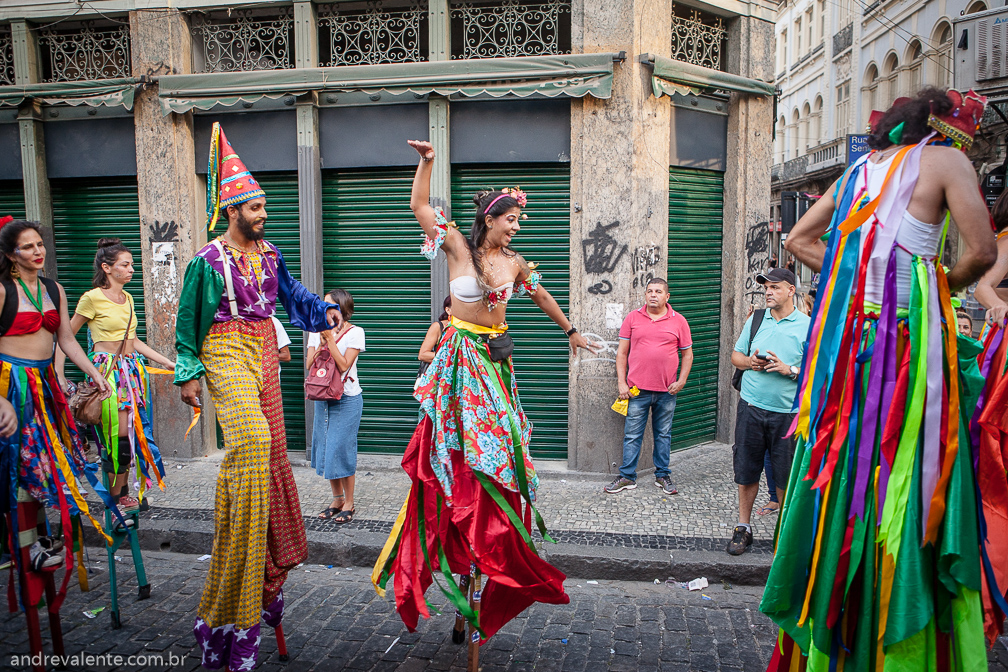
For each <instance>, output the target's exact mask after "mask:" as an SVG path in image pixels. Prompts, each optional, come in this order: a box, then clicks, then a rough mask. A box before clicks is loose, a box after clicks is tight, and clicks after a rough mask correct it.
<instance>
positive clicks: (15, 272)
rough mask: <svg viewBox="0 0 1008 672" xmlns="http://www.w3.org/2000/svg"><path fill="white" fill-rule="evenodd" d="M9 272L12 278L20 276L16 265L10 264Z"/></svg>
mask: <svg viewBox="0 0 1008 672" xmlns="http://www.w3.org/2000/svg"><path fill="white" fill-rule="evenodd" d="M10 274H11V277H12V278H14V279H15V280H17V279H18V278H20V277H21V270H20V269H19V268H18V267H17V266H11V271H10Z"/></svg>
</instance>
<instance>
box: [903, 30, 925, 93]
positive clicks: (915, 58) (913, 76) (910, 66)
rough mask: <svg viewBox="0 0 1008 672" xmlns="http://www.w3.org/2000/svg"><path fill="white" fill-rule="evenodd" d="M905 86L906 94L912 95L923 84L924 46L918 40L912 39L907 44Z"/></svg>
mask: <svg viewBox="0 0 1008 672" xmlns="http://www.w3.org/2000/svg"><path fill="white" fill-rule="evenodd" d="M906 60H907V88H906V93H907V95H908V96H913V95H914V94H916V93H917V92H918V91H920V88H921V86H922V85H923V83H924V82H923V81H922V77H923V74H924V46H923V45H922V44H921V43H920V40H914V41H913V42H911V43H910V44H909V45H908V46H907V55H906Z"/></svg>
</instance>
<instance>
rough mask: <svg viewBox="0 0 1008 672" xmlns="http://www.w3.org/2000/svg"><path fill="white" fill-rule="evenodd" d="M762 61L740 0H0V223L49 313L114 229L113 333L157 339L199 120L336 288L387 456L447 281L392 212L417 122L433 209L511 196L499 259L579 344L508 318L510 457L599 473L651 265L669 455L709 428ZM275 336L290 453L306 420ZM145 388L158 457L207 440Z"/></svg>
mask: <svg viewBox="0 0 1008 672" xmlns="http://www.w3.org/2000/svg"><path fill="white" fill-rule="evenodd" d="M772 58H773V10H772V6H771V5H770V4H769V3H768V2H766V1H765V0H757V1H753V2H745V1H743V0H719V1H718V2H716V3H709V4H708V3H703V2H700V3H692V4H691V5H680V4H679V3H678V2H677V3H675V4H673V3H672V2H671V1H670V0H665V1H662V2H658V3H652V2H644V1H643V0H615V1H613V0H607V1H605V2H603V1H602V0H542V1H540V2H520V1H519V0H492V1H489V0H488V1H484V0H473V1H472V2H464V3H454V2H451V3H450V2H449V1H448V0H428V1H427V2H423V1H421V2H415V1H403V2H400V1H398V0H382V1H381V2H371V3H364V2H360V3H357V2H338V3H315V2H309V1H307V0H298V1H296V2H291V1H290V0H287V1H286V2H283V1H276V2H272V1H266V2H262V1H260V2H256V3H254V4H249V3H239V2H226V1H220V0H218V2H213V3H211V2H204V1H197V0H182V1H181V2H179V1H173V2H168V1H167V0H165V1H164V2H158V1H157V0H153V1H152V0H145V1H144V2H139V1H136V2H134V1H132V0H112V1H108V2H102V3H101V7H100V13H99V11H98V9H97V8H96V6H95V5H94V4H92V3H86V4H84V5H79V4H78V3H76V2H72V1H65V0H49V1H47V2H28V1H24V2H13V1H11V0H2V1H0V80H2V81H0V156H2V157H4V158H3V159H2V161H0V212H3V213H8V212H9V213H11V214H14V215H16V216H27V217H28V218H30V219H35V220H39V221H41V222H43V224H44V225H45V227H46V231H47V236H50V240H51V248H50V249H51V250H54V254H51V255H50V256H51V257H52V258H53V261H54V262H55V263H54V264H53V268H52V269H51V271H50V273H51V274H53V275H55V276H56V277H57V278H58V280H59V281H60V282H61V283H63V284H64V285H65V286H66V288H67V293H68V296H69V297H70V302H71V307H70V310H71V312H73V305H74V303H75V302H76V300H77V298H78V297H79V296H80V294H81V293H83V291H85V290H87V289H89V288H90V281H89V278H90V269H91V264H92V260H93V254H94V245H95V242H96V240H97V239H98V238H99V237H104V236H108V235H114V236H117V237H120V238H122V239H123V240H124V241H125V242H126V243H127V245H129V246H130V247H131V249H133V250H134V258H135V260H136V261H137V265H138V267H139V268H142V270H143V273H142V277H141V273H137V275H136V276H135V279H134V281H133V286H132V287H129V288H128V289H130V290H131V291H132V293H133V294H134V297H135V299H136V304H137V311H138V317H139V318H140V323H141V325H143V326H144V327H145V328H144V329H142V330H141V332H140V333H141V334H145V335H146V338H147V340H148V342H149V343H150V344H151V345H152V346H153V347H155V348H157V349H159V350H161V351H163V352H171V351H172V350H173V346H174V326H175V323H174V321H175V313H176V310H177V302H178V295H179V289H180V283H181V277H182V271H183V270H184V267H185V265H186V263H187V262H188V261H189V259H191V258H192V256H193V254H194V253H195V252H196V251H198V250H199V248H200V247H201V246H202V245H203V244H205V242H206V240H207V233H206V228H205V216H204V214H203V205H202V204H203V203H204V201H205V189H206V187H205V175H206V163H207V147H208V144H209V133H210V127H211V125H212V123H213V122H214V121H220V122H221V124H222V126H223V128H224V129H225V132H226V133H227V136H228V139H229V140H230V141H231V143H232V144H233V146H234V147H235V149H236V151H238V152H239V154H240V155H241V156H242V159H243V160H244V162H245V163H246V165H247V166H248V167H249V169H250V170H251V171H252V173H253V174H254V175H255V176H256V177H257V179H258V180H259V181H260V183H261V184H262V187H263V189H264V190H265V192H266V194H267V211H268V213H269V220H268V222H267V238H268V239H269V240H271V241H272V242H274V243H275V244H277V246H278V247H279V248H280V250H281V251H282V252H283V254H284V256H285V258H286V259H287V263H288V265H289V266H290V267H291V269H292V272H293V273H294V275H295V276H296V277H300V278H301V279H302V281H303V282H304V283H305V285H306V286H307V287H308V288H309V289H311V290H312V291H315V292H319V293H321V292H323V291H325V290H329V289H332V288H334V287H337V286H339V287H344V288H346V289H348V290H349V291H350V292H351V293H352V294H353V296H354V298H355V303H356V306H357V309H356V311H355V315H354V322H355V323H357V324H360V325H361V326H362V327H364V328H365V330H366V331H367V333H368V351H367V353H366V354H365V355H363V356H362V357H361V360H360V366H359V370H360V375H361V381H362V384H363V387H364V390H365V392H364V394H365V412H364V420H363V422H362V425H361V434H360V446H361V449H362V450H369V451H378V452H391V453H398V452H401V451H403V450H404V449H405V446H406V444H407V442H408V440H409V437H410V434H411V433H412V431H413V428H414V427H415V424H416V416H417V407H416V404H415V402H414V401H413V399H412V396H411V392H412V385H413V379H414V377H415V375H416V368H417V360H416V353H417V351H418V349H419V345H420V341H421V340H422V338H423V334H424V332H425V331H426V328H427V326H428V324H429V323H430V321H431V319H432V316H434V315H436V314H437V313H439V312H440V305H441V302H442V299H443V298H444V296H445V295H446V294H447V292H448V282H447V280H448V278H447V272H446V268H445V266H444V264H443V260H441V261H440V263H439V262H438V261H437V260H436V261H435V263H434V264H430V263H428V262H427V261H426V259H424V258H423V257H422V256H421V255H420V254H419V246H420V235H419V228H418V227H417V225H416V223H415V221H414V220H413V217H412V213H411V211H410V209H409V192H410V185H411V182H412V177H413V173H414V171H415V167H416V155H415V152H413V150H412V149H410V148H409V147H408V146H407V145H406V140H407V139H409V138H420V139H423V138H430V139H431V141H432V142H433V143H434V145H435V147H436V148H437V151H438V163H437V168H436V170H435V175H434V178H433V183H432V198H433V200H434V201H435V202H436V203H437V204H440V205H442V206H443V207H444V208H445V210H446V211H448V212H449V214H450V216H451V217H452V218H454V219H456V220H457V221H458V222H459V224H460V226H461V228H462V230H463V232H465V231H467V230H468V225H469V223H470V222H471V220H472V218H473V216H474V207H473V205H472V195H473V193H474V192H476V191H477V190H479V189H482V188H486V187H503V186H513V185H520V186H521V187H522V188H523V189H524V190H525V191H526V192H528V194H529V207H528V209H527V212H528V215H529V220H528V222H523V226H522V232H521V234H520V236H519V237H518V238H517V239H516V248H517V249H518V250H519V251H520V252H522V253H523V255H524V256H525V257H526V258H527V259H529V260H530V261H535V262H538V263H539V264H540V267H539V270H540V271H541V272H542V273H543V276H544V284H545V285H546V286H547V287H548V288H549V289H550V291H551V293H553V295H554V296H555V297H556V298H557V300H558V301H559V302H560V304H561V306H562V307H563V308H564V310H565V311H567V312H568V314H569V315H570V317H571V320H572V321H573V322H574V324H575V325H576V326H577V327H578V328H579V329H580V330H581V332H582V333H584V334H586V336H587V337H588V338H589V339H590V340H592V341H594V342H596V343H597V344H598V345H599V346H600V348H601V352H600V353H599V354H597V355H591V356H586V355H584V354H582V355H581V356H580V357H578V358H577V359H575V360H571V359H570V357H569V353H568V346H567V339H566V338H565V337H564V335H563V333H562V332H561V331H560V330H559V329H558V328H557V327H556V326H555V325H554V324H552V323H551V322H550V321H549V320H548V319H547V318H546V317H545V316H544V315H542V313H541V312H539V311H538V310H537V309H536V308H535V307H534V306H533V305H532V304H531V303H530V302H527V301H521V300H515V302H514V303H513V305H512V306H511V312H510V324H511V328H512V330H513V332H514V335H515V341H516V354H515V368H516V372H517V376H518V379H519V385H520V389H521V392H522V401H523V403H524V405H525V407H526V410H527V412H528V414H529V416H530V418H531V419H532V421H533V423H534V424H535V430H534V433H533V444H532V445H533V447H532V450H533V454H535V455H538V456H540V457H549V458H559V459H566V460H567V461H568V463H569V465H570V466H571V467H572V468H575V469H579V470H592V471H607V470H608V469H609V468H610V466H609V465H610V464H611V463H612V462H613V461H614V460H618V456H619V454H620V442H621V438H622V421H621V420H622V419H621V418H620V416H618V415H616V414H615V413H613V412H612V411H611V410H609V406H610V404H611V403H612V400H613V399H614V398H615V393H616V385H615V368H614V363H615V349H616V345H617V341H618V336H617V333H618V328H619V323H620V322H621V320H622V318H623V316H625V315H626V314H627V312H628V311H630V310H633V309H635V308H637V307H639V306H640V305H641V304H642V298H643V285H644V284H646V282H647V280H648V278H649V277H654V276H662V277H668V278H669V281H670V285H671V286H672V293H673V298H672V301H673V304H674V306H675V307H676V309H677V310H680V312H682V313H683V314H684V315H686V316H687V319H689V320H690V322H691V324H692V326H693V335H694V340H695V344H696V345H695V350H696V360H695V364H694V373H693V375H692V376H691V377H690V384H689V386H688V388H687V390H686V391H685V392H684V393H682V395H681V397H680V402H679V407H678V410H677V418H676V427H675V429H674V442H675V446H676V447H685V446H688V445H693V444H696V443H699V442H702V441H706V440H711V439H714V438H715V437H716V436H717V437H721V438H724V437H727V436H729V435H730V432H731V431H732V427H731V418H732V416H733V413H731V410H730V409H731V407H733V406H734V399H733V398H732V397H731V396H730V395H729V392H730V390H731V388H730V385H728V384H727V383H728V380H729V377H730V364H729V362H728V359H729V358H728V353H729V352H730V349H731V344H733V343H734V339H735V336H736V335H737V334H736V333H735V332H736V331H737V330H738V329H739V328H740V327H741V324H742V321H743V320H744V319H745V315H746V313H745V310H744V303H743V302H742V301H736V297H737V296H741V292H742V289H743V287H744V285H745V280H744V278H745V277H747V276H748V275H749V274H750V270H751V268H753V267H756V266H758V265H761V264H763V263H765V255H766V250H765V249H759V248H753V247H752V246H751V244H750V241H751V239H752V237H753V236H752V231H753V230H754V229H755V228H756V225H757V221H758V220H759V219H760V218H761V216H762V215H763V213H765V212H766V211H767V209H768V208H769V199H768V194H769V186H770V171H769V165H770V158H771V134H772V120H773V112H772V95H770V94H771V93H772V90H773V85H772V84H771V83H770V82H772V80H773V68H772V65H773V63H772ZM761 255H762V257H761ZM280 317H281V319H282V321H283V322H284V323H285V324H287V320H286V316H285V315H283V314H282V312H281V315H280ZM287 326H288V328H289V324H287ZM291 335H292V336H293V337H294V344H293V346H292V348H291V350H292V355H293V361H292V362H291V363H290V364H289V365H284V368H283V374H282V375H283V381H282V383H283V384H282V389H283V393H284V409H285V415H286V420H287V427H288V433H289V445H290V446H291V447H292V449H296V448H300V447H304V446H306V445H308V433H309V431H310V427H311V417H310V408H306V405H305V403H304V397H303V388H302V379H303V347H302V346H303V339H301V338H298V337H297V336H300V334H293V333H292V334H291ZM154 387H155V403H154V415H155V432H156V435H157V436H156V438H157V440H158V443H159V445H161V446H162V447H163V449H164V451H165V452H166V454H168V455H180V456H190V455H193V456H197V455H203V454H206V453H207V452H208V451H209V450H211V449H212V447H213V445H214V444H215V442H216V441H215V432H214V425H213V420H212V417H210V416H212V414H211V413H207V414H205V415H206V416H207V418H206V419H204V420H203V421H202V423H201V426H200V430H201V435H200V436H196V437H195V439H194V438H192V437H190V439H189V440H187V441H183V440H182V435H183V432H184V429H185V427H186V425H187V424H188V422H189V417H190V416H189V410H188V409H187V408H186V407H184V406H182V405H181V403H180V401H179V399H178V393H177V390H176V389H174V387H173V386H172V384H171V381H170V380H168V377H167V376H165V377H159V378H158V379H157V380H156V381H155V386H154ZM725 390H728V391H729V392H725Z"/></svg>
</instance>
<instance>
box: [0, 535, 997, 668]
mask: <svg viewBox="0 0 1008 672" xmlns="http://www.w3.org/2000/svg"><path fill="white" fill-rule="evenodd" d="M94 557H95V555H94V554H92V558H94ZM144 557H145V565H146V569H147V575H148V580H149V581H150V583H151V586H152V589H151V598H150V599H149V600H145V601H136V599H135V595H136V576H135V574H134V572H133V568H132V565H131V564H130V563H129V556H128V555H127V556H125V557H123V560H124V562H123V563H122V564H119V565H118V569H119V590H120V595H121V596H122V597H121V598H120V600H121V601H120V608H121V610H122V620H123V627H122V629H121V630H118V631H111V630H109V627H108V623H109V619H108V611H107V605H108V599H109V596H108V588H109V586H108V574H107V571H106V568H105V567H104V564H105V563H104V562H92V573H91V584H92V589H91V591H90V592H88V593H81V592H80V590H79V589H78V588H77V587H76V582H74V583H73V587H72V588H71V590H70V592H69V594H68V597H67V600H66V602H65V604H64V606H63V609H62V611H61V615H62V622H63V629H64V633H65V635H64V641H65V644H66V653H67V654H68V655H74V654H91V655H96V656H97V655H102V654H113V655H121V656H123V658H124V661H125V662H123V663H121V664H120V665H119V666H118V667H113V666H109V665H106V666H92V667H88V668H86V669H89V670H111V669H116V670H135V669H150V670H166V669H171V670H179V671H180V672H187V671H190V670H196V669H200V667H199V655H198V651H197V650H196V647H195V643H194V640H193V636H192V623H193V620H194V618H195V613H196V607H197V605H198V603H199V596H200V592H201V590H202V587H203V580H204V576H205V573H206V568H207V564H206V563H205V562H199V561H198V560H197V558H196V556H192V555H182V554H178V553H159V552H153V551H152V552H147V553H145V554H144ZM565 587H566V590H567V593H568V594H569V595H570V598H571V602H570V604H569V605H562V606H553V605H543V604H537V605H534V606H532V607H531V608H529V609H528V610H526V611H525V612H523V613H522V614H520V615H519V617H518V618H516V619H514V620H513V621H511V622H510V623H509V624H508V625H507V626H505V627H504V628H503V629H502V630H501V631H500V632H499V633H498V634H496V635H495V636H494V637H492V638H491V639H490V641H489V642H487V644H485V645H484V646H483V647H482V649H481V652H480V663H481V666H480V669H481V671H482V672H503V671H508V672H512V671H513V672H524V671H530V670H537V671H538V670H551V671H557V672H583V671H590V672H594V671H596V670H614V671H632V670H641V671H645V670H647V671H661V672H679V671H683V672H685V671H687V670H689V671H699V672H714V671H717V670H721V671H728V670H754V671H760V670H764V669H766V663H767V660H768V657H769V655H770V652H771V650H772V647H773V644H774V641H775V638H776V631H777V630H776V627H775V626H774V625H773V624H772V623H771V622H770V620H769V619H767V618H766V617H765V616H763V615H762V614H761V613H759V611H758V604H759V598H760V593H761V589H760V588H754V587H746V586H729V585H722V584H713V585H711V586H709V587H708V588H707V589H705V590H704V591H702V592H689V591H687V590H685V589H683V588H682V587H680V586H679V585H678V584H675V583H662V584H654V583H632V582H623V581H599V582H598V583H596V584H589V583H588V582H586V581H577V580H568V581H567V582H566V584H565ZM284 592H285V596H286V601H287V614H286V617H285V618H284V630H285V632H286V635H287V646H288V650H289V653H290V661H288V662H287V663H286V664H284V663H281V662H280V661H279V658H278V655H277V651H276V642H275V640H274V639H273V637H272V631H271V630H270V629H269V628H268V627H266V626H263V644H262V650H261V654H260V661H259V662H260V664H259V667H258V668H257V669H258V670H263V671H266V672H279V671H280V670H285V669H286V670H292V671H294V670H296V671H297V672H301V671H302V670H319V671H323V670H354V671H357V670H381V671H389V672H391V671H397V672H418V671H420V670H445V671H447V670H451V671H459V670H464V669H465V666H466V653H465V648H464V647H463V646H459V645H456V644H453V643H452V641H451V629H452V624H453V623H454V615H453V612H451V610H449V609H448V608H447V607H446V602H447V601H446V600H445V598H444V597H443V596H442V595H441V594H440V593H439V592H438V590H437V588H436V587H434V586H432V587H431V589H430V590H428V591H427V597H428V599H430V601H431V603H432V604H433V605H434V606H435V607H436V608H437V609H439V610H440V611H441V612H442V613H441V614H439V615H438V614H435V615H433V616H432V617H431V618H430V619H429V620H426V621H425V620H422V619H421V622H420V624H419V627H418V629H417V631H416V632H415V633H409V632H408V631H407V630H406V628H405V627H404V626H403V625H402V622H401V621H400V620H399V617H398V615H397V614H396V613H395V611H394V599H393V597H392V592H391V591H389V594H388V595H387V597H386V598H381V597H379V596H378V595H377V594H375V591H374V589H373V588H372V586H371V582H370V578H369V572H367V571H366V570H360V569H357V568H353V569H347V568H345V567H336V568H327V567H323V566H320V565H303V566H301V567H299V568H297V569H295V570H294V571H292V572H291V574H290V575H289V577H288V579H287V583H286V585H285V587H284ZM103 606H104V607H106V610H105V611H102V612H100V613H98V614H97V615H96V617H95V618H88V617H87V616H86V615H85V614H84V612H85V611H91V610H94V609H98V608H100V607H103ZM43 622H44V620H43ZM43 632H44V635H45V637H46V639H45V642H44V646H45V650H46V651H47V652H51V642H50V641H49V639H48V631H47V630H45V628H44V629H43ZM27 651H28V643H27V634H26V630H25V626H24V618H23V617H22V616H21V615H20V614H9V615H6V614H5V615H4V616H3V617H2V619H0V653H2V655H0V661H2V665H3V667H4V668H7V669H9V668H11V667H15V668H17V665H16V664H14V659H13V658H12V656H16V655H20V654H26V653H27ZM136 655H143V656H149V657H151V658H148V659H147V661H146V662H147V665H141V664H139V663H140V662H143V661H138V660H136V659H134V660H133V661H129V660H128V659H126V657H127V656H136ZM173 656H174V658H172V657H173ZM183 656H184V658H183ZM158 657H160V660H159V659H158ZM172 660H174V662H175V665H170V664H169V663H170V662H171V661H172ZM989 660H990V669H991V670H998V671H1002V672H1004V671H1008V639H1006V638H1002V639H1001V641H999V642H998V644H997V646H996V647H995V650H994V651H993V652H991V654H990V656H989ZM19 669H20V668H19ZM68 669H75V668H74V666H72V665H71V666H69V667H68ZM76 669H84V668H82V667H77V668H76Z"/></svg>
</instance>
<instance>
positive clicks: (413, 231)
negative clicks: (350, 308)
mask: <svg viewBox="0 0 1008 672" xmlns="http://www.w3.org/2000/svg"><path fill="white" fill-rule="evenodd" d="M413 172H414V171H413V169H407V170H403V169H395V170H374V171H340V172H324V173H323V174H322V236H323V244H322V251H323V255H324V260H323V269H324V270H323V277H324V280H325V290H326V291H329V290H332V289H335V288H336V287H342V288H343V289H345V290H347V291H348V292H350V294H351V295H352V296H353V298H354V314H353V317H352V318H351V322H352V323H354V324H356V325H359V326H360V327H362V328H363V329H364V331H365V332H366V333H367V352H366V353H364V354H363V355H361V357H360V359H359V363H358V366H357V370H358V373H359V374H360V380H361V385H362V386H363V388H364V416H363V418H362V420H361V427H360V433H359V434H358V439H357V441H358V443H357V445H358V449H359V450H360V451H361V452H379V453H402V452H404V451H405V450H406V446H407V444H408V443H409V440H410V437H411V436H412V434H413V431H414V430H415V429H416V424H417V411H418V404H417V402H416V401H415V400H414V399H413V382H414V381H415V380H416V372H417V366H418V364H419V361H418V360H417V353H418V352H419V350H420V343H421V342H422V341H423V337H424V334H425V333H426V331H427V328H428V327H429V326H430V263H429V262H428V261H427V259H425V258H424V257H423V256H422V255H421V254H420V243H421V237H420V234H421V231H420V226H419V225H418V224H417V222H416V219H414V217H413V213H412V212H411V211H410V207H409V200H410V189H411V187H412V184H413Z"/></svg>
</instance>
